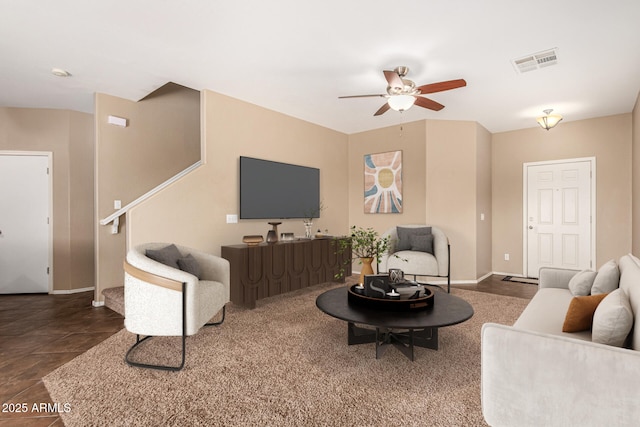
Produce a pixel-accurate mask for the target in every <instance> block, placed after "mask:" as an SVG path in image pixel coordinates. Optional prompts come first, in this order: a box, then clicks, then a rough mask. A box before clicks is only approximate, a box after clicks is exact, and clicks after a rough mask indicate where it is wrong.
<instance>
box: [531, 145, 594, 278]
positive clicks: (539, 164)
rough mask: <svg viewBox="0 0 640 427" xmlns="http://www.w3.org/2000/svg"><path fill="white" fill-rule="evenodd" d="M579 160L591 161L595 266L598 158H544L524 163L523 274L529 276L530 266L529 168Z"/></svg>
mask: <svg viewBox="0 0 640 427" xmlns="http://www.w3.org/2000/svg"><path fill="white" fill-rule="evenodd" d="M577 162H590V163H591V239H590V240H591V249H590V253H591V266H590V268H592V269H593V268H594V263H595V262H596V224H597V221H596V187H597V180H596V158H595V157H577V158H570V159H558V160H543V161H539V162H527V163H523V164H522V274H523V276H525V277H526V276H528V274H527V273H528V271H529V269H528V266H529V244H528V243H529V240H528V239H529V237H528V236H529V233H528V232H527V224H528V217H527V213H528V208H529V205H528V203H529V202H528V196H529V182H528V173H527V170H528V169H527V168H528V167H529V166H546V165H556V164H561V163H577Z"/></svg>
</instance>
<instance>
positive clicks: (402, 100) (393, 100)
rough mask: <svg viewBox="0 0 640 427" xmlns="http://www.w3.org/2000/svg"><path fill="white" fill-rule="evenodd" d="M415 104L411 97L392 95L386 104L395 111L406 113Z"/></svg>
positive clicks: (414, 99) (413, 98) (413, 97)
mask: <svg viewBox="0 0 640 427" xmlns="http://www.w3.org/2000/svg"><path fill="white" fill-rule="evenodd" d="M414 102H416V97H415V96H412V95H394V96H391V97H389V100H388V101H387V103H388V104H389V107H391V108H392V109H393V110H395V111H400V112H402V111H406V110H408V109H409V108H411V106H412V105H413V104H414Z"/></svg>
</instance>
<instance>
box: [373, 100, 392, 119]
mask: <svg viewBox="0 0 640 427" xmlns="http://www.w3.org/2000/svg"><path fill="white" fill-rule="evenodd" d="M389 108H391V107H389V103H388V102H385V103H384V104H383V105H382V107H380V109H379V110H378V111H376V112H375V114H374V116H380V115H382V114H384V113H386V112H387V111H389Z"/></svg>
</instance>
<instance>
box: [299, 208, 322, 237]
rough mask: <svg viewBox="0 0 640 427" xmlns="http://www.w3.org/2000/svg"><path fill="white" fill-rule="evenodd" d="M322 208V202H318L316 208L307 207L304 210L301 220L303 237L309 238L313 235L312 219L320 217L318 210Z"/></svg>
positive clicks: (320, 210)
mask: <svg viewBox="0 0 640 427" xmlns="http://www.w3.org/2000/svg"><path fill="white" fill-rule="evenodd" d="M323 209H324V204H323V203H322V202H320V204H319V205H318V207H317V208H313V209H309V210H307V211H305V212H304V219H303V220H302V222H303V223H304V237H305V238H307V239H311V238H312V237H313V233H312V231H311V227H313V219H314V218H320V212H322V210H323Z"/></svg>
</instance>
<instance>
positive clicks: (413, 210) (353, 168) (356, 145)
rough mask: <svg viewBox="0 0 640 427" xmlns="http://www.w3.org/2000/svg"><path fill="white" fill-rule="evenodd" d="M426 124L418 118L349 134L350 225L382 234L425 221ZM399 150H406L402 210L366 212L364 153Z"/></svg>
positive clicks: (403, 167)
mask: <svg viewBox="0 0 640 427" xmlns="http://www.w3.org/2000/svg"><path fill="white" fill-rule="evenodd" d="M425 124H426V122H425V121H417V122H411V123H406V124H403V125H401V126H390V127H386V128H381V129H376V130H372V131H367V132H360V133H356V134H352V135H349V165H348V169H349V176H348V184H349V205H348V207H349V209H348V211H349V226H352V225H355V226H358V227H363V228H368V227H371V228H373V229H375V230H377V231H378V232H379V233H380V234H382V233H384V232H385V231H386V230H387V229H389V228H391V227H395V226H396V225H401V224H424V222H425V212H426V206H425V202H424V200H425V193H426V178H425V167H424V164H425V158H426V144H425V138H426V128H425ZM396 150H402V213H390V214H370V213H365V212H364V156H365V155H366V154H374V153H384V152H387V151H396ZM354 268H355V269H356V271H359V269H360V267H359V266H357V265H355V266H354Z"/></svg>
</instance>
